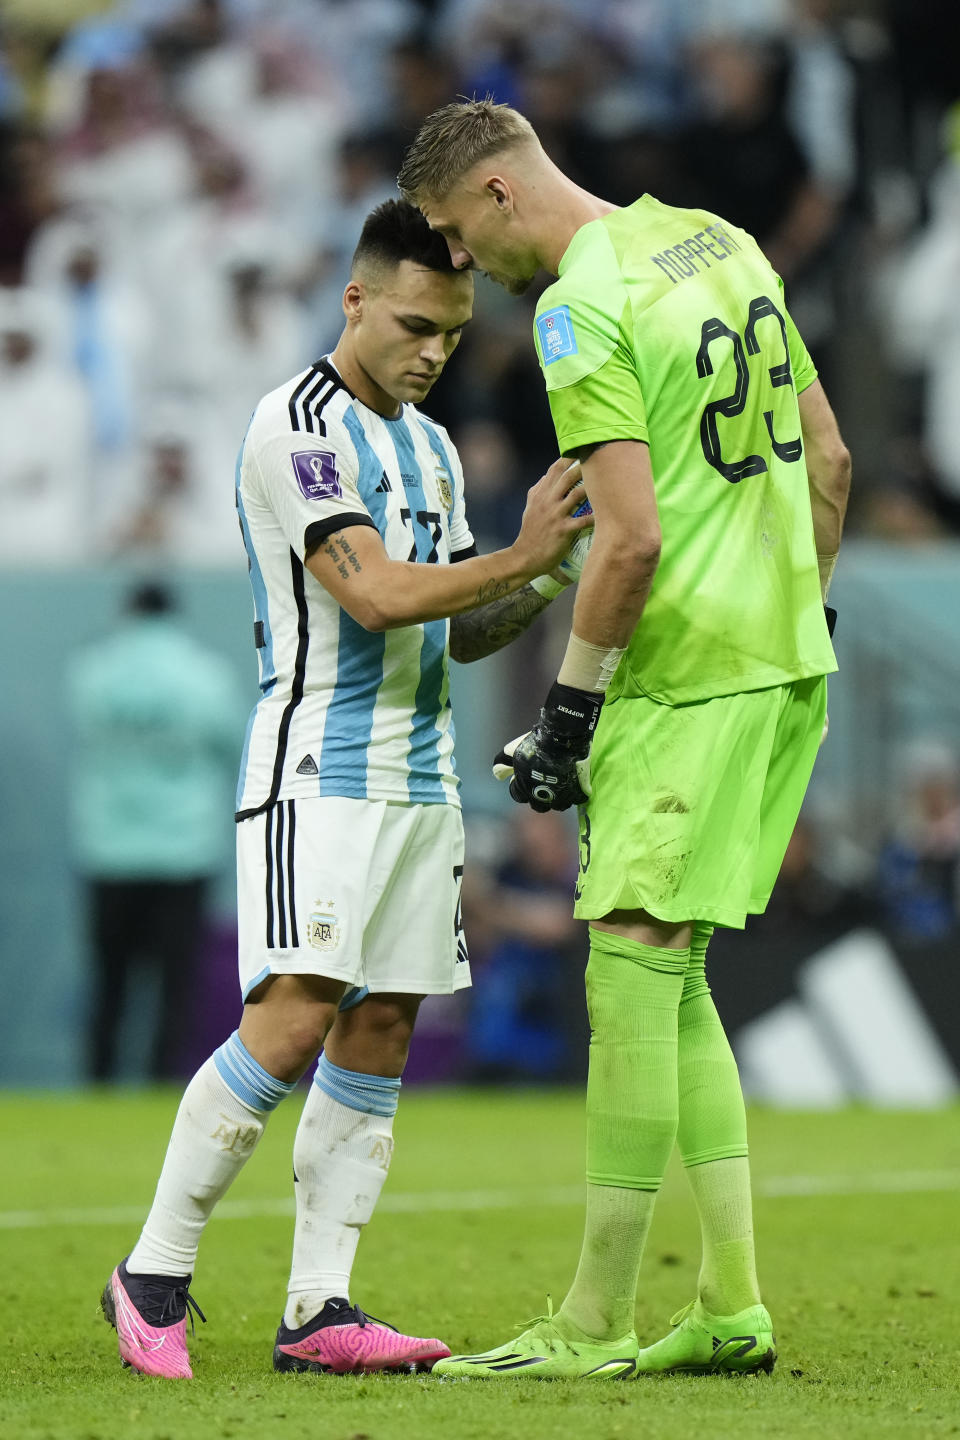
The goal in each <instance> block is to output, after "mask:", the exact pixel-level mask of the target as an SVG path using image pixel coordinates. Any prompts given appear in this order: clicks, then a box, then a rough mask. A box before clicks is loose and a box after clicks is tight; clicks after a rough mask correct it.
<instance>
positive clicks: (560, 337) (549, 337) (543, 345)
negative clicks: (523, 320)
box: [537, 305, 579, 365]
mask: <svg viewBox="0 0 960 1440" xmlns="http://www.w3.org/2000/svg"><path fill="white" fill-rule="evenodd" d="M537 334H538V335H539V337H540V349H541V350H542V351H543V363H544V365H552V364H553V362H554V360H562V359H563V357H564V355H577V354H579V347H578V345H577V341H576V337H575V336H574V333H573V321H572V320H571V319H570V307H569V306H568V305H558V306H557V308H556V309H555V310H548V311H547V312H546V314H544V315H538V316H537Z"/></svg>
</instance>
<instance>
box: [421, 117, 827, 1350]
mask: <svg viewBox="0 0 960 1440" xmlns="http://www.w3.org/2000/svg"><path fill="white" fill-rule="evenodd" d="M399 183H400V188H401V190H402V191H403V193H404V194H405V196H406V197H407V198H408V199H410V200H412V201H413V202H414V203H415V204H417V205H418V206H419V207H420V209H421V210H422V211H423V213H424V214H425V215H426V217H427V219H428V221H429V223H430V224H431V226H432V227H433V228H434V229H435V230H437V231H439V232H440V233H441V234H442V235H444V236H445V238H446V240H447V243H448V246H449V248H450V252H451V255H452V258H453V262H454V264H455V265H456V266H458V267H466V266H475V267H477V268H478V269H483V270H486V271H487V272H488V273H489V274H490V275H491V277H492V278H493V279H494V280H497V281H499V282H500V283H501V284H503V285H504V286H505V287H506V288H507V289H508V290H510V291H511V292H512V293H515V294H519V293H521V292H522V291H523V290H524V289H526V287H527V285H528V284H529V283H530V281H531V280H532V279H533V278H534V276H535V275H536V274H537V273H538V271H539V270H541V269H544V270H547V271H549V272H550V273H552V274H554V275H556V276H557V277H558V278H557V280H556V283H554V284H553V285H551V286H550V287H549V288H548V289H547V290H546V291H545V293H544V294H543V296H542V298H541V299H540V302H539V304H538V306H537V314H536V321H535V343H536V346H537V352H538V355H539V359H540V363H541V366H542V369H543V374H544V379H545V381H546V386H547V392H548V395H549V400H550V405H551V409H552V413H553V419H554V423H555V426H556V431H557V436H558V439H559V442H560V449H561V452H562V453H563V454H564V455H567V456H570V457H577V458H579V459H580V461H581V462H582V467H583V478H584V482H585V485H586V490H587V494H588V496H589V499H590V502H591V504H592V507H593V511H594V517H595V529H594V538H593V544H592V548H591V551H590V554H589V556H588V559H587V562H586V565H585V567H584V570H583V575H582V578H581V581H580V584H579V588H578V593H577V598H576V604H575V608H574V612H573V626H572V632H571V635H570V640H569V643H568V646H567V650H566V654H565V657H564V660H563V663H562V665H561V667H560V672H559V675H558V677H557V681H556V684H555V685H554V686H553V687H552V689H551V691H550V693H549V694H548V696H547V698H546V702H545V704H544V706H543V709H542V710H541V712H540V718H539V721H538V722H537V723H536V725H534V727H533V729H532V730H531V731H530V732H529V733H528V734H527V735H525V736H523V737H522V738H521V739H520V740H519V741H517V742H512V744H511V745H509V746H507V747H505V750H504V751H503V752H501V755H500V756H498V757H497V759H498V761H499V763H500V764H501V765H509V766H512V772H513V775H512V780H511V784H510V789H511V794H512V795H513V798H514V799H515V800H518V801H521V802H524V803H528V804H530V805H531V806H532V807H533V808H534V809H539V810H547V809H560V810H562V809H566V808H567V807H568V806H570V805H571V804H575V805H577V806H579V817H580V873H579V877H578V883H577V891H576V901H575V913H576V914H577V915H578V916H580V917H581V918H583V919H585V920H587V921H589V924H590V960H589V964H588V967H587V977H586V983H587V1002H588V1008H589V1014H590V1025H591V1043H590V1073H589V1081H588V1087H587V1182H588V1184H587V1209H586V1227H585V1234H584V1240H583V1248H582V1251H581V1255H580V1262H579V1266H578V1268H577V1272H576V1276H575V1278H574V1281H573V1284H572V1286H571V1288H570V1291H569V1293H568V1294H567V1296H566V1298H565V1300H564V1302H563V1304H562V1306H561V1307H560V1309H559V1310H558V1311H557V1312H556V1313H555V1314H551V1315H549V1316H547V1317H545V1318H543V1319H541V1320H539V1321H537V1322H536V1323H534V1324H533V1325H532V1327H531V1328H530V1329H528V1330H526V1331H525V1332H524V1333H523V1334H522V1335H520V1336H519V1337H517V1338H516V1339H513V1340H511V1341H510V1342H509V1343H508V1344H506V1345H501V1346H500V1347H498V1348H497V1349H494V1350H490V1351H487V1352H486V1353H484V1354H480V1355H468V1356H456V1357H452V1358H450V1359H448V1360H442V1361H441V1362H440V1363H439V1364H438V1365H437V1366H436V1367H435V1371H434V1373H435V1374H447V1375H474V1376H491V1375H498V1374H509V1375H530V1376H533V1377H541V1378H555V1377H556V1378H559V1377H580V1376H583V1377H587V1376H590V1377H596V1378H610V1379H616V1378H627V1377H629V1376H631V1375H634V1374H638V1373H639V1374H644V1373H662V1372H668V1371H678V1370H688V1371H689V1370H692V1371H699V1372H715V1371H725V1370H727V1371H729V1370H734V1371H741V1372H749V1371H755V1370H766V1371H769V1370H771V1369H772V1368H773V1364H774V1362H775V1359H776V1344H775V1340H774V1333H773V1324H772V1321H771V1318H770V1315H769V1313H768V1312H767V1310H766V1308H765V1307H764V1305H763V1304H762V1302H761V1297H760V1292H759V1289H758V1285H757V1277H756V1269H755V1262H754V1247H753V1224H752V1206H751V1195H750V1174H749V1166H748V1160H747V1135H746V1123H745V1118H744V1106H743V1098H742V1094H741V1090H740V1081H739V1076H738V1073H737V1067H736V1062H735V1061H734V1058H733V1054H732V1052H731V1050H730V1047H729V1044H728V1042H727V1039H726V1036H725V1034H724V1031H723V1027H722V1025H721V1023H720V1020H719V1018H718V1016H717V1012H716V1009H715V1008H714V1004H713V1001H712V999H711V996H710V990H709V987H708V985H707V981H706V979H705V975H704V961H705V957H706V951H707V946H708V943H709V940H710V936H711V933H712V931H713V927H714V926H715V925H718V924H719V925H726V926H734V927H740V928H742V927H743V925H744V923H745V919H746V916H747V915H748V914H751V913H752V914H756V913H759V912H761V911H762V910H763V909H764V908H765V906H766V904H767V901H768V899H769V896H770V892H771V890H772V888H773V884H774V881H775V880H776V877H777V872H778V870H779V868H780V863H781V861H782V859H783V854H784V851H785V849H786V846H787V842H788V840H789V838H790V835H791V832H792V830H793V827H794V823H795V821H796V818H797V814H798V812H799V810H800V804H801V801H802V800H803V796H804V792H805V790H806V787H807V783H808V781H809V778H810V773H811V770H812V768H813V763H814V760H815V758H816V753H817V748H818V746H819V743H820V740H821V736H822V734H823V731H824V725H825V718H826V699H827V695H826V679H825V677H826V675H827V674H828V673H829V672H831V671H833V670H835V669H836V661H835V659H834V654H833V649H832V646H831V642H830V633H829V628H828V620H827V617H828V616H831V617H832V612H830V611H827V610H826V609H825V601H826V598H827V589H828V586H829V583H830V577H831V574H832V571H833V566H834V563H835V561H836V555H837V550H838V548H839V544H840V533H841V528H842V522H843V516H844V512H845V509H846V502H847V493H848V489H849V477H850V459H849V455H848V453H847V450H846V448H845V446H844V444H843V441H842V439H841V437H840V434H839V431H838V429H837V425H836V421H835V419H834V416H833V413H832V411H831V409H830V406H829V404H828V402H827V399H826V396H825V394H824V391H823V388H822V386H821V385H820V383H819V381H818V380H817V378H816V370H815V368H814V365H813V363H812V361H811V359H810V356H809V355H808V353H807V351H806V349H805V348H804V345H803V342H802V340H801V339H800V336H799V335H798V333H797V331H796V329H795V327H794V325H793V323H792V321H791V319H790V316H789V314H788V312H787V309H786V306H785V303H784V297H783V287H782V284H781V282H780V280H779V277H778V276H777V275H776V273H775V272H774V270H773V269H772V268H771V266H770V264H769V262H768V261H767V260H766V258H765V257H764V255H763V254H762V252H761V251H760V249H759V248H758V246H757V244H756V242H755V241H754V240H753V239H752V238H751V237H750V236H749V235H747V234H746V233H745V232H744V231H742V230H739V229H737V228H736V227H735V226H733V225H731V224H729V223H727V222H726V221H724V220H722V219H721V218H720V217H719V216H716V215H712V214H708V213H706V212H703V211H698V210H680V209H675V208H672V207H670V206H667V205H662V204H660V203H659V202H658V201H656V200H655V199H653V198H652V197H651V196H649V195H644V196H642V197H641V198H640V199H639V200H637V201H636V202H635V203H634V204H633V205H630V206H627V207H625V208H622V209H620V208H617V207H615V206H613V205H610V204H608V203H607V202H605V201H603V200H601V199H599V198H597V197H596V196H594V195H591V194H589V193H588V192H587V191H585V190H583V189H581V188H580V187H579V186H577V185H575V184H574V183H573V182H572V181H571V180H569V179H568V178H567V177H566V176H565V175H563V174H562V172H561V171H560V170H558V169H557V167H556V166H555V165H554V164H553V163H552V161H551V160H550V159H549V158H548V157H547V155H546V154H545V152H544V151H543V149H542V147H541V145H540V143H539V141H538V139H537V137H536V134H535V133H534V131H533V129H532V128H531V126H530V125H529V123H528V121H527V120H526V119H525V118H524V117H523V116H522V115H520V114H518V113H517V112H516V111H515V110H512V109H510V108H509V107H508V106H505V105H497V104H494V103H493V102H491V101H489V100H484V101H469V102H466V103H462V104H455V105H448V106H445V107H444V108H443V109H441V110H438V111H436V112H434V114H432V115H430V116H429V117H428V118H427V119H426V120H425V121H424V122H423V125H422V126H421V128H420V131H419V133H418V135H417V137H416V139H415V140H414V142H413V144H412V146H411V147H410V149H409V151H408V152H407V155H406V158H405V160H404V164H403V168H402V170H401V173H400V178H399ZM675 1142H676V1143H677V1144H678V1145H679V1147H680V1153H681V1156H682V1158H683V1162H684V1165H685V1166H686V1167H687V1175H688V1176H689V1179H690V1183H691V1186H692V1188H693V1193H694V1197H695V1200H696V1204H697V1209H698V1213H699V1217H700V1225H701V1232H702V1240H703V1260H702V1265H701V1269H700V1276H699V1284H698V1293H697V1296H696V1297H695V1299H694V1300H692V1301H691V1302H690V1304H688V1305H687V1306H686V1308H685V1309H683V1310H681V1311H680V1313H679V1314H678V1315H676V1316H674V1318H673V1321H672V1322H671V1323H672V1329H671V1330H670V1331H669V1333H668V1334H667V1335H666V1336H665V1337H664V1338H662V1339H659V1340H657V1341H656V1343H653V1344H651V1345H649V1346H647V1347H646V1348H641V1347H640V1346H639V1344H638V1340H637V1336H636V1333H635V1330H634V1310H635V1303H636V1289H637V1281H638V1276H639V1271H640V1262H641V1258H642V1254H643V1247H644V1242H645V1240H646V1236H647V1231H648V1229H649V1225H650V1220H651V1216H652V1213H653V1207H654V1202H655V1199H656V1195H657V1191H658V1189H659V1187H660V1184H661V1180H662V1177H663V1173H664V1169H665V1166H666V1164H667V1160H668V1158H669V1156H670V1153H671V1151H672V1149H673V1145H674V1143H675Z"/></svg>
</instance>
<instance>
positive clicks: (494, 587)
mask: <svg viewBox="0 0 960 1440" xmlns="http://www.w3.org/2000/svg"><path fill="white" fill-rule="evenodd" d="M509 588H510V586H509V583H508V582H507V581H506V580H488V581H487V583H486V585H481V586H480V589H479V590H478V591H477V598H476V600H475V601H474V602H473V603H474V605H488V604H489V603H490V601H491V600H499V598H500V596H501V595H503V594H504V592H505V591H506V590H509Z"/></svg>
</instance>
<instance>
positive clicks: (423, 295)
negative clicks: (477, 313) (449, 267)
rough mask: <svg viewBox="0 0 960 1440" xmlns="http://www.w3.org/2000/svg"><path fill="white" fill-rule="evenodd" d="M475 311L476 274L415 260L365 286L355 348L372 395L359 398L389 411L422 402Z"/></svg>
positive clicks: (354, 351)
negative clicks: (432, 266) (435, 267)
mask: <svg viewBox="0 0 960 1440" xmlns="http://www.w3.org/2000/svg"><path fill="white" fill-rule="evenodd" d="M348 294H349V291H348ZM472 314H473V276H472V275H470V274H463V275H459V274H458V275H451V274H449V273H446V274H445V273H442V272H441V271H438V270H428V269H426V268H425V267H424V266H422V265H418V264H416V263H415V262H414V261H413V260H402V261H401V262H400V264H399V265H398V266H397V267H396V268H395V269H393V270H390V271H388V272H387V273H386V274H385V275H384V277H383V279H382V281H381V282H380V283H379V284H377V285H376V286H374V287H372V288H371V287H370V286H364V287H362V300H361V306H360V311H359V316H358V319H357V323H356V324H355V325H354V327H353V331H352V336H353V353H354V358H355V360H356V362H357V364H358V366H359V368H360V370H361V371H362V373H363V375H364V376H365V378H366V380H367V381H368V382H369V383H370V386H371V393H372V398H371V399H369V400H368V399H367V397H366V396H363V395H361V396H360V399H361V400H365V401H367V403H370V404H372V406H373V408H374V409H376V410H380V411H381V412H382V413H384V414H391V413H393V412H394V411H395V410H396V407H397V405H401V404H412V405H419V404H420V402H421V401H422V400H424V399H425V398H426V396H427V395H429V393H430V391H431V390H432V388H433V386H434V384H435V383H436V381H437V379H438V377H439V376H440V374H441V372H442V371H443V367H444V365H446V363H447V361H448V360H449V359H450V356H451V355H452V354H453V352H454V350H455V349H456V348H457V345H458V344H459V343H460V336H461V333H462V331H463V327H464V325H466V324H467V322H468V321H469V320H470V317H471V316H472ZM391 402H392V403H391Z"/></svg>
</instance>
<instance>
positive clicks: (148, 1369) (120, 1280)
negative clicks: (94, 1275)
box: [101, 1260, 206, 1380]
mask: <svg viewBox="0 0 960 1440" xmlns="http://www.w3.org/2000/svg"><path fill="white" fill-rule="evenodd" d="M192 1278H193V1277H192V1276H191V1275H182V1276H169V1275H131V1274H130V1273H129V1272H128V1270H127V1262H126V1261H125V1260H121V1261H120V1264H119V1265H118V1266H117V1268H116V1270H114V1272H113V1274H112V1275H111V1276H110V1279H109V1280H108V1281H107V1283H106V1285H105V1287H104V1291H103V1297H102V1300H101V1304H102V1305H103V1313H104V1316H105V1317H106V1319H107V1320H108V1321H109V1322H110V1324H111V1325H112V1326H113V1328H114V1329H115V1330H116V1332H117V1344H118V1345H119V1347H120V1360H121V1363H122V1364H124V1365H129V1366H132V1368H133V1369H134V1370H139V1371H140V1372H141V1374H143V1375H163V1376H165V1377H166V1379H168V1380H192V1379H193V1371H192V1370H191V1369H190V1357H189V1355H188V1354H187V1314H188V1311H189V1312H195V1313H196V1314H197V1315H199V1317H200V1319H201V1320H206V1316H205V1315H204V1314H203V1311H202V1310H201V1309H200V1306H199V1305H198V1304H197V1302H196V1301H195V1300H194V1298H193V1296H192V1295H191V1294H190V1292H189V1289H188V1286H189V1284H190V1281H191V1279H192ZM190 1325H191V1328H192V1326H193V1313H191V1318H190Z"/></svg>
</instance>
